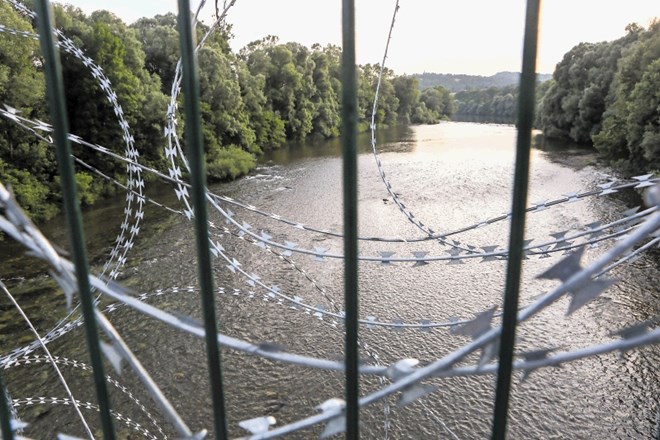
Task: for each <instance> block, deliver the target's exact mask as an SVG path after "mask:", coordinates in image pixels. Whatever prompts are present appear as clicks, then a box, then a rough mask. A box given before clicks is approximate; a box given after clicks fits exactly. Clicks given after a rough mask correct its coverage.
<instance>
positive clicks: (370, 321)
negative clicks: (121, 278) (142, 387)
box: [0, 110, 653, 329]
mask: <svg viewBox="0 0 660 440" xmlns="http://www.w3.org/2000/svg"><path fill="white" fill-rule="evenodd" d="M6 113H10V114H12V115H15V113H12V112H10V111H4V112H3V111H2V110H0V114H2V115H4V114H6ZM16 119H18V120H20V121H21V122H25V118H20V117H16ZM12 120H14V119H12ZM19 124H20V125H21V126H22V127H24V128H27V129H29V130H30V131H32V132H33V133H34V134H35V135H37V136H39V137H40V138H41V139H42V140H44V141H47V142H49V139H48V138H45V137H43V136H41V135H40V134H39V133H37V132H36V131H35V130H32V129H31V128H30V127H27V126H26V125H24V124H22V123H19ZM71 139H72V141H74V142H77V143H79V144H81V145H85V146H88V147H90V148H93V149H95V150H98V151H102V152H104V153H106V154H110V155H113V154H112V153H111V152H109V151H108V150H107V149H105V148H104V147H101V146H98V145H96V146H95V145H93V144H90V143H88V142H86V141H84V140H82V139H80V138H79V137H77V136H75V135H72V136H71ZM119 158H120V157H119ZM76 160H77V162H78V163H79V164H81V165H83V166H85V167H86V168H88V169H89V170H91V171H93V172H95V173H97V174H99V175H100V176H102V177H104V178H107V179H109V180H111V181H112V182H114V183H115V184H117V185H119V186H121V187H124V185H122V184H121V183H119V182H117V181H116V180H115V179H112V178H110V177H108V176H106V175H105V174H103V173H102V172H100V171H99V170H97V169H96V168H94V167H91V166H90V165H88V164H87V163H85V162H84V161H82V160H80V159H78V158H76ZM136 166H138V165H136ZM139 166H141V167H142V168H143V169H144V170H146V171H149V172H153V173H156V174H160V176H159V177H162V178H163V179H165V180H168V181H174V179H172V178H169V177H167V176H165V175H163V174H162V173H159V172H158V171H156V170H153V169H151V168H149V167H145V166H142V165H139ZM642 177H643V178H644V179H648V177H649V176H648V175H647V176H642ZM650 180H651V179H650ZM637 181H638V182H639V183H631V184H628V185H635V186H639V185H643V186H642V187H647V186H648V181H647V180H639V179H638V180H637ZM651 181H653V180H651ZM184 188H186V186H184ZM144 197H145V201H149V202H151V203H153V204H155V205H156V206H159V207H163V208H165V209H167V210H168V211H170V212H172V213H176V214H184V213H183V212H182V211H178V210H176V209H174V208H171V207H168V206H166V205H163V204H160V203H158V202H155V201H153V200H151V199H148V198H147V197H146V196H144ZM219 210H221V208H219ZM637 210H638V208H632V209H629V210H627V211H625V212H624V213H623V214H622V215H623V216H624V217H623V218H622V219H619V220H615V221H613V222H610V223H607V224H605V225H603V224H602V223H601V222H599V221H598V222H594V223H591V224H589V225H586V227H587V231H583V232H580V233H576V234H572V235H570V236H567V235H566V234H567V232H568V231H562V232H557V233H551V234H549V235H550V236H553V237H555V240H554V241H549V242H544V243H542V244H539V245H534V246H531V245H528V246H526V247H525V249H526V250H527V251H528V253H527V255H528V256H529V255H537V256H539V258H547V257H549V256H550V253H554V252H563V253H564V254H566V253H568V252H571V251H574V250H575V249H578V248H580V247H582V246H587V245H589V246H595V245H597V243H599V242H601V241H605V240H609V239H619V238H620V237H622V236H624V235H625V234H627V233H628V232H630V230H631V229H632V228H633V227H635V225H636V224H638V223H639V222H640V221H642V219H643V217H644V216H646V215H649V214H650V213H651V212H652V210H653V209H652V208H650V209H647V210H644V211H642V212H637ZM186 217H188V216H186ZM230 217H232V219H231V220H233V224H234V225H235V226H236V227H237V228H238V229H239V232H238V233H234V232H231V231H230V230H229V229H228V228H226V227H222V228H220V227H218V226H217V225H215V224H214V223H212V222H211V223H210V224H209V227H211V228H214V229H221V230H222V231H223V232H224V233H225V234H231V235H233V236H234V237H237V238H240V239H244V240H246V241H250V240H251V241H250V242H251V243H253V244H255V245H256V246H258V247H260V248H262V249H265V250H267V251H269V252H271V253H274V254H275V255H278V256H280V257H281V258H282V259H283V260H284V261H286V262H287V263H288V264H290V265H291V266H292V267H294V269H295V270H297V271H298V272H300V273H301V274H302V275H303V276H305V277H306V278H307V279H308V280H309V281H310V282H311V283H312V284H313V285H314V286H315V287H316V288H317V290H319V289H320V288H319V286H318V285H317V284H316V283H315V281H314V280H313V279H312V278H311V277H310V276H309V275H308V274H307V272H306V271H304V270H303V269H301V268H299V267H298V266H297V265H296V264H295V262H293V260H291V259H289V258H288V257H289V256H290V255H291V252H292V251H297V252H300V253H305V254H307V255H312V256H314V257H315V259H316V261H321V262H322V261H325V260H324V258H325V257H329V258H333V257H334V258H341V257H342V256H341V255H335V254H328V253H323V254H321V253H319V252H318V248H317V249H316V250H314V251H312V250H309V249H301V248H297V245H296V244H294V243H291V242H287V244H285V245H282V244H280V243H277V242H273V241H271V240H268V239H267V237H268V236H267V235H266V234H265V232H263V231H262V232H261V234H260V235H257V234H255V233H253V232H251V231H250V230H249V229H250V228H251V226H250V225H246V223H242V224H241V223H238V222H237V221H236V220H234V219H233V216H232V215H230ZM226 221H227V222H229V221H230V219H226ZM607 229H613V232H611V233H603V231H605V230H607ZM587 235H588V236H590V237H589V239H588V240H587V241H586V242H584V243H579V244H573V241H574V240H576V239H577V238H580V237H584V236H587ZM248 238H249V239H250V240H249V239H248ZM531 241H533V240H527V242H528V243H529V242H531ZM273 245H274V246H275V247H279V248H284V249H285V251H284V253H276V252H275V251H274V250H273V249H272V247H271V246H273ZM212 246H214V247H216V248H217V249H216V250H217V251H218V255H216V256H220V254H221V253H222V252H223V251H224V248H222V246H221V245H219V243H215V244H212ZM551 247H552V248H551ZM496 248H497V246H484V247H483V248H482V249H484V250H485V251H487V252H483V253H478V252H476V251H473V253H470V254H467V255H459V254H457V253H455V252H450V255H448V256H433V255H429V256H426V255H427V252H424V251H416V252H413V255H416V257H415V258H403V257H399V258H397V257H393V255H394V253H392V252H386V251H383V252H381V256H380V257H375V256H360V257H359V258H360V259H361V260H364V261H372V262H379V263H381V264H383V265H389V264H392V263H397V262H404V263H405V262H409V263H413V264H414V265H415V266H420V265H424V264H427V263H430V262H436V261H447V262H448V263H449V264H456V263H461V262H462V261H461V260H463V259H469V258H483V260H481V261H482V262H487V261H496V260H500V259H503V258H505V257H506V255H507V252H506V251H497V250H496ZM534 249H536V251H534ZM222 255H223V256H224V258H225V260H226V262H227V263H229V264H228V266H227V267H228V268H229V269H230V270H231V271H232V272H234V273H236V271H239V272H240V273H241V274H242V275H244V276H245V277H246V278H247V281H246V282H247V283H248V284H249V285H251V286H253V287H254V286H255V284H256V283H259V284H260V286H261V287H263V288H264V289H266V290H267V291H269V295H270V297H271V298H275V297H281V298H283V299H284V300H286V301H289V302H291V303H292V305H293V306H294V307H302V308H303V309H305V310H308V311H311V312H313V313H314V315H315V316H318V315H329V316H331V317H333V318H334V319H339V320H341V319H342V318H343V316H342V315H341V314H336V313H335V314H332V313H330V312H327V311H326V310H325V309H324V308H320V307H318V306H311V305H309V304H304V303H302V302H301V301H300V298H299V297H295V296H294V297H293V298H292V297H288V296H286V295H283V294H282V293H281V292H280V289H279V288H278V287H277V286H268V285H266V284H263V283H261V282H260V281H259V280H260V279H261V277H259V276H258V275H257V274H254V273H248V272H246V271H243V270H242V269H240V266H241V264H240V262H238V261H237V260H235V259H233V258H229V257H227V256H226V255H224V253H223V254H222ZM326 299H328V298H327V296H326ZM460 322H462V321H461V320H458V321H452V322H444V323H434V322H431V321H430V320H423V321H422V322H421V323H416V324H406V323H403V322H402V321H397V322H391V323H384V322H379V321H377V320H376V319H375V318H374V317H368V318H367V319H366V320H360V323H361V324H363V325H367V326H369V327H371V326H385V327H391V328H397V329H398V328H406V327H412V328H434V327H445V326H451V325H456V323H460Z"/></svg>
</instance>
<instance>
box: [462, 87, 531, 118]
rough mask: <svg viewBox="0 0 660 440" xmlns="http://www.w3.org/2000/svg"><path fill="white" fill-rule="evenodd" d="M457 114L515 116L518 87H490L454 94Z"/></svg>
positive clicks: (516, 112)
mask: <svg viewBox="0 0 660 440" xmlns="http://www.w3.org/2000/svg"><path fill="white" fill-rule="evenodd" d="M454 99H455V100H456V106H457V111H456V113H458V114H459V115H467V116H486V117H503V118H515V117H516V115H517V114H518V87H517V86H507V87H503V88H497V87H490V88H487V89H482V90H468V91H462V92H457V93H456V94H455V95H454Z"/></svg>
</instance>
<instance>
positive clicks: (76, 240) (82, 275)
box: [34, 0, 115, 440]
mask: <svg viewBox="0 0 660 440" xmlns="http://www.w3.org/2000/svg"><path fill="white" fill-rule="evenodd" d="M34 4H35V11H36V13H37V27H38V30H39V43H40V45H41V53H42V55H43V57H44V60H45V63H44V72H45V75H46V86H47V92H48V106H49V108H50V114H51V119H52V123H53V130H54V136H55V144H56V146H57V150H56V154H57V165H58V169H59V173H60V181H61V184H62V197H63V201H64V213H65V215H66V219H67V226H68V231H69V240H70V241H71V249H72V251H73V262H74V266H75V268H76V277H77V282H78V293H79V295H80V306H81V308H82V313H83V317H84V319H85V334H86V336H87V348H88V349H89V356H90V358H91V362H92V367H93V370H94V384H95V386H96V397H97V399H98V403H99V410H100V417H101V426H102V428H103V436H104V438H105V439H106V440H110V439H114V438H115V430H114V426H113V424H112V417H111V415H110V398H109V396H108V388H107V385H106V382H105V372H104V368H103V358H102V356H101V348H100V344H99V335H98V330H97V326H96V318H95V316H94V299H93V297H92V293H91V290H90V285H89V270H88V265H87V253H86V250H85V237H84V234H83V229H82V216H81V214H80V204H79V203H78V195H77V191H76V181H75V177H74V167H73V159H72V158H71V145H70V144H69V139H68V133H69V123H68V119H67V114H66V105H65V102H66V101H65V99H64V83H63V80H62V65H61V64H60V58H59V53H58V52H57V51H56V50H55V42H54V40H53V33H52V23H53V19H52V16H51V10H50V3H49V1H48V0H35V2H34Z"/></svg>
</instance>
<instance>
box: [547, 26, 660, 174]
mask: <svg viewBox="0 0 660 440" xmlns="http://www.w3.org/2000/svg"><path fill="white" fill-rule="evenodd" d="M626 31H627V35H626V36H624V37H622V38H620V39H618V40H615V41H612V42H603V43H597V44H591V43H581V44H579V45H577V46H575V47H574V48H573V49H571V50H570V51H569V52H568V53H567V54H566V55H565V56H564V58H563V60H562V61H561V62H560V63H559V64H557V69H556V70H555V72H554V74H553V78H554V81H553V82H552V83H551V84H550V86H549V88H548V90H547V92H546V93H545V95H544V96H543V99H542V105H541V112H540V115H539V121H540V125H541V127H542V128H543V130H544V132H545V134H546V136H549V137H559V138H561V137H564V138H570V139H573V140H574V141H577V142H584V143H589V142H593V144H594V146H595V147H596V148H597V149H598V150H599V151H600V152H601V153H602V154H603V156H605V157H606V158H608V159H609V160H610V161H611V162H612V163H614V164H616V165H617V166H619V168H621V170H622V171H623V172H626V173H638V172H644V171H647V170H649V169H658V167H659V166H660V147H659V146H658V145H660V143H659V141H660V23H658V22H655V23H653V24H652V25H651V26H650V28H649V29H648V30H644V29H643V28H641V27H640V26H638V25H636V24H632V25H629V26H628V27H626Z"/></svg>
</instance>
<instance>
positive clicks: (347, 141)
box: [341, 0, 360, 439]
mask: <svg viewBox="0 0 660 440" xmlns="http://www.w3.org/2000/svg"><path fill="white" fill-rule="evenodd" d="M342 45H343V50H342V77H341V82H342V155H343V163H344V167H343V169H344V172H343V181H344V255H345V256H346V258H345V262H344V302H345V307H346V438H348V439H357V438H359V437H360V430H359V418H360V407H359V405H358V399H359V397H360V382H359V375H358V358H359V351H358V308H359V298H358V259H357V254H358V240H357V236H358V226H357V216H358V213H357V208H358V201H357V146H356V144H357V72H356V67H355V1H354V0H343V8H342Z"/></svg>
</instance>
